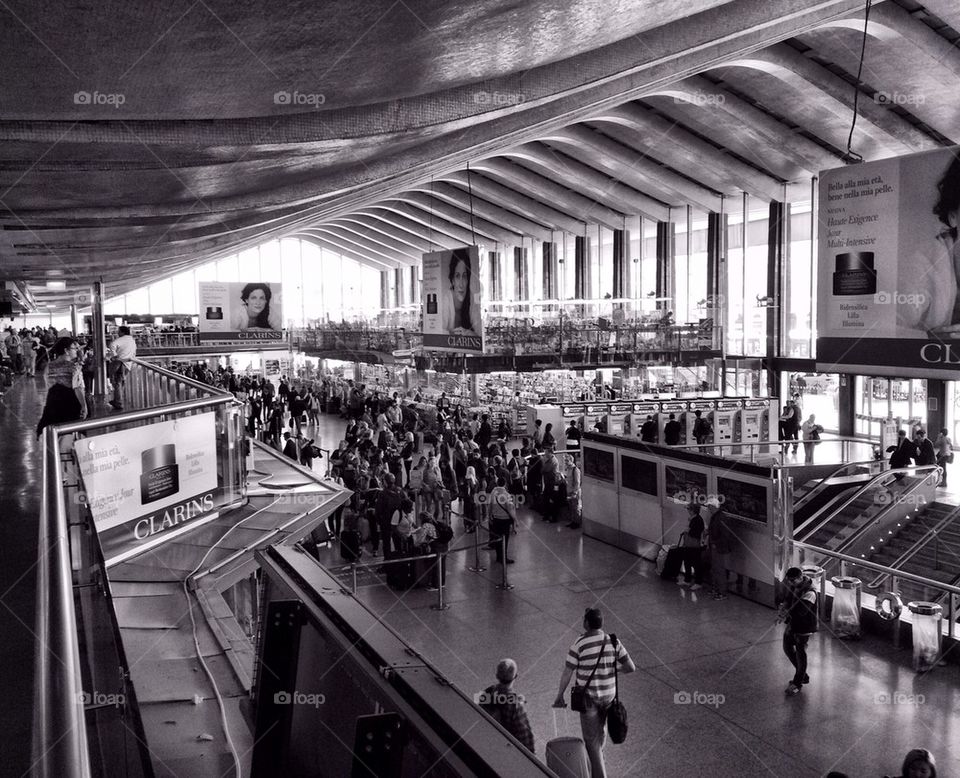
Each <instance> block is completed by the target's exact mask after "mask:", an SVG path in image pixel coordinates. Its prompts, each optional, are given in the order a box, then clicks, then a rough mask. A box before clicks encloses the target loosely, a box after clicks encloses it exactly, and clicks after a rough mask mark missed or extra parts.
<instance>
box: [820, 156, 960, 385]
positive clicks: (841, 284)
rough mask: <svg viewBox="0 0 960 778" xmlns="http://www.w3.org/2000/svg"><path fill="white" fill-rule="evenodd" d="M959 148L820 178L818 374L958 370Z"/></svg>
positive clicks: (832, 172)
mask: <svg viewBox="0 0 960 778" xmlns="http://www.w3.org/2000/svg"><path fill="white" fill-rule="evenodd" d="M958 151H960V147H954V148H950V149H940V150H936V151H930V152H923V153H920V154H911V155H908V156H904V157H897V158H895V159H887V160H880V161H878V162H870V163H866V164H862V165H852V166H850V167H845V168H838V169H836V170H828V171H825V172H824V173H822V174H821V176H820V211H819V219H820V242H819V257H820V261H819V279H818V285H819V294H818V310H817V363H818V367H819V368H820V369H829V366H832V365H837V366H843V367H846V368H848V369H849V368H863V369H865V370H870V369H872V368H871V367H870V366H879V367H881V368H887V369H888V371H887V372H890V371H889V369H891V368H907V369H908V370H909V369H915V370H917V371H919V372H917V373H914V372H913V371H912V370H911V371H910V372H904V371H903V370H900V374H902V375H916V374H922V375H929V371H931V370H957V369H960V304H958V302H960V301H958V296H957V281H958V276H960V272H958V271H960V253H958V250H957V218H958V208H960V163H958V160H957V156H958Z"/></svg>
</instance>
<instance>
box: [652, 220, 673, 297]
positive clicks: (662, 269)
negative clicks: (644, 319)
mask: <svg viewBox="0 0 960 778" xmlns="http://www.w3.org/2000/svg"><path fill="white" fill-rule="evenodd" d="M676 232H677V231H676V227H675V225H674V223H673V222H672V221H668V222H657V290H656V291H657V294H656V296H657V297H658V298H670V299H669V300H667V299H658V300H657V310H662V311H666V310H672V308H673V303H674V299H673V298H674V290H675V289H676V283H675V279H674V277H673V270H674V261H673V259H674V254H675V252H676Z"/></svg>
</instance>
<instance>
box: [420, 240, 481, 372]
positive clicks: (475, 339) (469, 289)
mask: <svg viewBox="0 0 960 778" xmlns="http://www.w3.org/2000/svg"><path fill="white" fill-rule="evenodd" d="M480 278H481V268H480V250H479V247H478V246H465V247H463V248H457V249H452V250H450V251H434V252H432V253H430V254H424V255H423V347H424V349H427V350H433V351H452V352H456V353H459V354H482V353H483V312H482V304H483V302H482V299H481V292H480Z"/></svg>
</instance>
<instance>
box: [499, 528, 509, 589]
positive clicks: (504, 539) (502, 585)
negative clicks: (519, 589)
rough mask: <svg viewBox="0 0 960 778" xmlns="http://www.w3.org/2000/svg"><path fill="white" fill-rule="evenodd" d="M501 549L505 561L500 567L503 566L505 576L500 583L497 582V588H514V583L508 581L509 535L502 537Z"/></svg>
mask: <svg viewBox="0 0 960 778" xmlns="http://www.w3.org/2000/svg"><path fill="white" fill-rule="evenodd" d="M500 550H501V552H502V553H503V562H502V563H501V565H500V567H502V568H503V577H502V578H501V579H500V583H498V584H497V588H498V589H500V590H502V591H507V590H509V589H512V588H513V584H512V583H510V582H509V581H507V536H506V535H504V536H503V537H501V538H500Z"/></svg>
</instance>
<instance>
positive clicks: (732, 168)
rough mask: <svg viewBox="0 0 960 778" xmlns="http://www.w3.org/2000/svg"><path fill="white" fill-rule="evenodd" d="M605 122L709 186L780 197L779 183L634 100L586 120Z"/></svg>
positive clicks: (625, 139) (726, 191)
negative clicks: (626, 132) (700, 178)
mask: <svg viewBox="0 0 960 778" xmlns="http://www.w3.org/2000/svg"><path fill="white" fill-rule="evenodd" d="M594 122H605V123H611V124H614V125H617V126H619V127H624V128H627V130H628V131H629V134H617V135H613V137H615V138H616V139H617V140H620V141H621V142H626V143H628V144H629V145H630V146H631V147H632V148H637V149H639V150H645V147H646V148H649V149H650V152H651V153H652V154H655V155H656V156H657V157H659V158H661V159H663V160H664V161H665V162H667V163H668V164H669V165H670V167H672V168H674V169H675V170H683V171H686V172H687V173H688V174H689V175H691V176H693V175H697V171H700V173H699V174H700V175H703V176H704V177H707V176H709V181H708V183H709V184H710V186H711V188H714V189H717V188H720V187H723V186H724V182H726V188H722V189H721V191H723V192H724V194H729V193H730V192H731V191H733V189H739V190H741V191H743V192H748V193H749V194H751V195H756V196H758V197H761V198H763V199H766V200H768V201H769V200H780V199H782V198H783V184H782V182H780V181H778V180H777V179H775V178H774V177H773V176H770V175H767V174H766V173H763V172H761V171H759V170H757V169H756V168H753V167H751V166H750V165H747V164H744V163H743V162H741V161H740V160H739V159H735V158H734V157H731V156H730V155H729V154H725V153H724V151H723V149H718V148H717V147H716V146H714V145H713V144H711V143H708V142H707V141H705V140H703V139H702V138H699V137H697V136H696V135H694V134H693V133H691V132H689V131H687V130H686V129H684V128H683V126H682V125H680V124H678V123H677V122H674V121H671V120H669V119H666V118H664V117H663V116H661V115H659V114H657V113H655V112H654V111H652V110H650V109H649V108H641V107H640V106H639V105H638V104H637V103H627V104H626V105H621V106H620V107H619V108H615V109H614V110H612V111H607V112H605V113H603V114H601V115H600V116H598V117H596V118H595V119H591V120H590V123H591V124H593V123H594Z"/></svg>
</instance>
